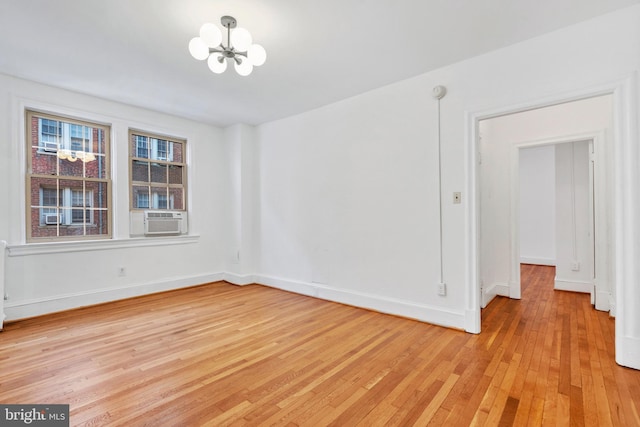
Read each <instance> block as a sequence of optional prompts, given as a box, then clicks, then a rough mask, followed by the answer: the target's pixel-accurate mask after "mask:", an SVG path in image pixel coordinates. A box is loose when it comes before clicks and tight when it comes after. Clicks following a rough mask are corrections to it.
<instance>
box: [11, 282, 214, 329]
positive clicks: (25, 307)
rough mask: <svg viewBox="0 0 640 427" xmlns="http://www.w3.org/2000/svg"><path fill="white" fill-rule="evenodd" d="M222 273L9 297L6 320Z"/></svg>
mask: <svg viewBox="0 0 640 427" xmlns="http://www.w3.org/2000/svg"><path fill="white" fill-rule="evenodd" d="M223 277H224V274H223V273H210V274H200V275H195V276H184V277H178V278H173V279H169V280H164V281H156V282H148V283H140V284H134V285H128V286H119V287H113V288H103V289H94V290H91V291H85V292H74V293H68V294H60V295H53V296H49V297H43V298H33V299H29V300H22V301H14V302H11V301H8V302H6V303H5V310H6V315H7V320H17V319H23V318H26V317H33V316H40V315H43V314H48V313H54V312H57V311H64V310H71V309H74V308H80V307H85V306H88V305H94V304H101V303H105V302H111V301H117V300H121V299H126V298H132V297H136V296H141V295H149V294H153V293H157V292H164V291H170V290H174V289H180V288H188V287H191V286H197V285H202V284H205V283H210V282H219V281H221V280H223Z"/></svg>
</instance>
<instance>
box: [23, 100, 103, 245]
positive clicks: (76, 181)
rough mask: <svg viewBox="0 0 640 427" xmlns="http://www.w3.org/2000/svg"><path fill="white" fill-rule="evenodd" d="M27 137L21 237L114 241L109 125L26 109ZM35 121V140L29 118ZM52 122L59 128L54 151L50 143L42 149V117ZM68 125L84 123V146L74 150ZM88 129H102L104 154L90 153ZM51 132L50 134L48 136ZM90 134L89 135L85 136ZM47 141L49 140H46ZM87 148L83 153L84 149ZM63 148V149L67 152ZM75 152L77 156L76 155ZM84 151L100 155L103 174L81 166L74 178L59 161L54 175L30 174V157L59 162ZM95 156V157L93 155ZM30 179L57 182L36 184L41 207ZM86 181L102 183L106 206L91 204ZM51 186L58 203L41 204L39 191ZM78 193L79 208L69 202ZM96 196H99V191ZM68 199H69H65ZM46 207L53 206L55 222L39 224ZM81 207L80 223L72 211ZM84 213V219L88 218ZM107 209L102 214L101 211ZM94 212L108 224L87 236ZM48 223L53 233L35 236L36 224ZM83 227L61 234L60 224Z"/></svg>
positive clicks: (39, 240)
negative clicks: (80, 195)
mask: <svg viewBox="0 0 640 427" xmlns="http://www.w3.org/2000/svg"><path fill="white" fill-rule="evenodd" d="M24 111H25V116H24V117H25V135H24V144H25V147H26V151H25V154H26V155H25V160H26V170H25V173H24V180H25V181H24V182H25V193H26V194H25V216H26V221H25V224H26V227H25V240H26V242H27V244H29V243H43V242H68V241H84V240H105V239H112V236H113V222H112V209H113V193H112V182H111V156H112V153H111V127H110V125H108V124H105V123H100V122H96V121H92V120H86V119H81V118H77V117H71V116H67V115H64V114H57V113H53V112H45V111H41V110H37V109H30V108H25V110H24ZM34 119H35V122H36V124H35V125H36V126H37V141H36V140H35V138H36V136H35V134H34V133H33V132H35V130H34V129H33V121H34ZM43 119H44V120H50V121H54V122H57V124H56V125H55V127H56V130H57V131H58V136H57V137H58V138H59V139H58V141H57V146H56V148H55V149H53V148H52V147H50V146H49V147H45V145H44V139H43V137H42V136H43V132H42V130H43V129H42V128H43V126H42V120H43ZM49 125H51V123H49ZM72 126H83V127H82V128H76V129H82V130H81V131H80V132H81V133H82V149H83V150H73V149H71V147H72V139H73V137H72V135H71V133H72V132H71V128H72ZM89 129H98V130H99V131H101V132H102V137H101V140H103V142H102V143H103V144H104V152H103V153H95V154H94V153H93V149H94V147H93V143H94V142H95V140H94V139H93V134H92V131H91V130H89ZM49 135H52V134H49ZM87 137H88V139H87ZM48 142H49V143H50V141H48ZM84 150H86V151H84ZM65 152H66V153H65ZM78 153H79V154H78ZM84 153H90V154H92V155H94V156H98V157H103V158H102V166H101V173H102V176H103V177H99V176H98V177H92V176H87V172H88V168H87V169H86V170H87V172H85V167H86V166H83V172H82V175H81V176H75V175H73V174H70V175H64V174H60V172H61V171H60V163H58V164H57V166H56V173H53V174H47V173H34V160H35V159H36V158H37V156H40V155H47V156H57V157H59V158H60V159H59V160H58V162H61V161H62V159H63V158H62V157H60V154H73V155H74V156H76V157H75V160H74V161H78V162H82V160H81V159H82V157H77V156H82V155H83V154H84ZM93 159H94V160H95V157H93ZM34 180H51V181H55V182H54V183H49V184H46V183H43V184H40V186H39V187H38V188H37V191H38V192H39V197H38V199H39V203H40V204H39V205H38V206H35V205H33V198H32V197H33V196H32V191H35V189H32V185H38V184H36V183H34ZM88 184H89V185H96V186H98V187H101V186H104V191H105V192H106V194H105V195H104V201H105V204H106V206H105V207H98V208H96V207H95V206H94V200H93V197H94V195H95V194H94V192H93V190H92V189H90V188H87V186H88ZM47 188H48V189H50V190H51V189H53V190H54V191H56V192H57V196H58V201H57V203H58V204H57V206H48V205H47V206H45V205H44V200H43V190H44V189H47ZM74 191H76V192H77V191H81V192H82V193H83V194H84V197H85V203H84V205H83V206H81V207H79V206H74V205H73V199H74V196H73V192H74ZM98 197H100V196H99V195H98ZM89 198H90V199H91V200H90V201H89V204H88V205H87V204H86V203H87V199H89ZM67 202H68V203H67ZM34 209H36V210H38V212H39V215H38V216H39V219H38V222H37V223H35V218H34V217H32V214H33V210H34ZM48 209H55V212H53V214H56V213H57V215H58V221H57V224H55V225H54V224H46V221H45V224H42V221H43V219H42V218H43V215H44V213H43V211H45V210H48ZM77 210H82V211H83V212H84V214H83V218H84V220H83V221H82V222H80V221H74V220H73V213H74V211H77ZM87 212H88V217H87ZM103 212H104V213H106V215H105V214H104V213H103ZM97 215H100V216H102V215H105V217H106V218H105V222H101V224H104V225H105V227H106V233H104V234H91V232H88V230H89V229H90V228H92V227H96V225H95V224H94V219H95V217H96V216H97ZM43 227H47V228H50V229H53V228H56V232H55V234H56V235H46V236H37V235H36V236H34V232H35V230H37V229H39V228H43ZM63 227H64V228H69V227H71V228H75V229H78V228H82V232H81V233H80V234H73V235H71V234H68V235H64V234H61V228H63Z"/></svg>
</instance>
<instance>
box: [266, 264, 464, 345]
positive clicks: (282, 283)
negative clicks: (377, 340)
mask: <svg viewBox="0 0 640 427" xmlns="http://www.w3.org/2000/svg"><path fill="white" fill-rule="evenodd" d="M255 278H256V282H257V283H259V284H261V285H265V286H269V287H272V288H277V289H281V290H285V291H289V292H294V293H297V294H302V295H308V296H311V297H315V298H320V299H324V300H328V301H333V302H338V303H341V304H346V305H351V306H355V307H360V308H365V309H370V310H374V311H378V312H381V313H386V314H393V315H396V316H402V317H408V318H411V319H416V320H420V321H423V322H427V323H432V324H435V325H441V326H446V327H449V328H457V329H465V326H466V325H467V323H468V321H469V320H468V319H469V317H468V316H471V318H474V314H473V313H467V312H462V311H459V310H448V309H445V308H441V307H434V306H431V305H426V304H416V303H415V302H412V301H406V300H401V299H397V298H389V297H384V296H380V295H374V294H370V293H366V292H359V291H351V290H346V289H338V288H334V287H330V286H326V285H320V284H317V283H310V282H303V281H299V280H290V279H284V278H280V277H273V276H264V275H257V276H255ZM472 332H473V331H472Z"/></svg>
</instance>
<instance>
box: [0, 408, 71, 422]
mask: <svg viewBox="0 0 640 427" xmlns="http://www.w3.org/2000/svg"><path fill="white" fill-rule="evenodd" d="M25 425H28V426H39V427H69V405H1V404H0V426H7V427H8V426H25Z"/></svg>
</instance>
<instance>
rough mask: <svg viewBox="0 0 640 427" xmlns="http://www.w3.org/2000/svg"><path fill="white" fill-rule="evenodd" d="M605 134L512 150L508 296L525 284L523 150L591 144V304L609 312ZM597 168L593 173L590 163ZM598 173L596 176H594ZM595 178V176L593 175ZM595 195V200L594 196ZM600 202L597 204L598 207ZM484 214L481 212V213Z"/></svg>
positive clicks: (529, 143) (566, 137)
mask: <svg viewBox="0 0 640 427" xmlns="http://www.w3.org/2000/svg"><path fill="white" fill-rule="evenodd" d="M605 136H606V135H605V131H604V130H601V131H594V132H585V133H580V134H570V135H559V136H554V137H551V138H545V139H540V140H533V141H523V142H516V143H514V144H512V146H511V150H510V163H511V172H510V173H511V179H510V190H509V191H510V201H511V209H510V210H511V213H510V224H511V225H510V230H511V243H510V247H511V254H510V268H509V270H510V274H509V277H510V278H509V295H508V296H509V297H510V298H514V299H520V297H521V290H522V283H521V280H520V179H519V178H520V153H521V150H522V149H525V148H534V147H543V146H550V145H551V146H556V145H560V144H567V143H573V142H581V141H588V142H589V148H590V156H589V157H590V158H589V163H590V165H589V189H590V190H592V189H593V191H589V204H590V208H591V209H590V210H589V223H590V230H591V239H590V240H591V242H590V244H591V245H592V246H593V250H594V253H595V256H594V264H593V271H594V274H593V286H592V287H591V289H590V294H591V302H592V304H594V303H596V302H597V303H596V304H595V305H596V309H598V310H601V311H609V310H610V307H611V291H610V289H609V286H608V285H609V281H608V280H607V275H606V274H603V272H605V271H606V268H607V260H608V259H609V258H610V257H611V254H609V253H608V248H609V247H612V243H613V242H610V241H609V238H610V237H611V236H610V235H608V233H607V228H608V227H609V226H612V225H613V224H607V215H606V207H607V205H606V200H607V199H606V193H607V189H608V188H609V185H608V183H609V182H610V180H611V173H610V172H611V171H609V170H608V169H609V168H607V167H606V145H605ZM592 162H593V163H594V164H595V165H597V169H596V170H595V171H594V170H593V169H592V167H591V163H592ZM593 172H595V174H594V173H593ZM594 175H595V176H594ZM596 176H597V180H596ZM594 195H595V197H593V196H594ZM596 203H597V205H596ZM480 214H481V213H480Z"/></svg>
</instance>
